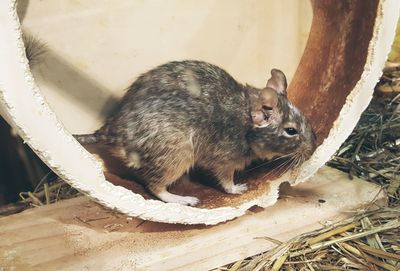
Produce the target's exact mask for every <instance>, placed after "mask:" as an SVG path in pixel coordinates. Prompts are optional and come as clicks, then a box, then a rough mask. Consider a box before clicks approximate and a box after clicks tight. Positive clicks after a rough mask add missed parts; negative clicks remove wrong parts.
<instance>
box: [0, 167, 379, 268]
mask: <svg viewBox="0 0 400 271" xmlns="http://www.w3.org/2000/svg"><path fill="white" fill-rule="evenodd" d="M284 190H285V191H284V192H283V194H282V198H281V199H280V200H279V201H278V203H277V204H276V205H274V206H272V207H270V208H267V209H265V210H262V209H261V208H253V210H252V211H249V213H248V214H247V215H245V216H243V217H240V218H238V219H235V220H233V221H230V222H226V223H223V224H220V225H216V226H209V227H206V226H185V225H171V224H162V223H154V222H148V221H142V220H140V219H135V218H129V217H126V216H125V215H122V214H119V213H117V212H115V211H112V210H109V209H106V208H104V207H102V206H100V205H99V204H96V203H94V202H92V201H90V200H89V199H88V198H87V197H79V198H75V199H70V200H66V201H63V202H60V203H57V204H53V205H49V206H44V207H40V208H36V209H31V210H27V211H25V212H23V213H21V214H17V215H13V216H9V217H4V218H1V219H0V270H1V268H4V269H5V270H9V269H10V270H28V269H29V270H207V269H211V268H215V267H218V266H221V265H224V264H227V263H229V262H232V261H235V260H238V259H241V258H244V257H247V256H250V255H254V254H257V253H260V252H262V251H266V250H268V249H271V248H272V247H274V244H272V243H271V242H269V241H267V240H265V239H258V238H257V237H263V236H268V237H272V238H275V239H278V240H280V241H285V240H288V239H289V238H291V237H293V236H296V235H298V234H301V233H304V232H307V231H310V230H314V229H317V228H320V227H321V225H322V224H323V223H325V222H327V221H336V220H339V219H342V218H345V217H348V216H350V215H351V214H352V212H353V211H355V210H357V209H359V208H362V207H363V206H366V205H368V204H369V203H370V202H371V201H372V200H374V199H375V200H376V199H377V200H378V201H377V202H378V203H380V204H385V202H386V196H385V195H384V194H383V193H380V191H381V190H380V188H379V187H378V186H376V185H373V184H371V183H368V182H365V181H362V180H360V179H354V180H349V179H347V176H346V174H345V173H342V172H340V171H337V170H334V169H332V168H328V167H324V168H322V169H321V170H320V171H319V172H318V174H317V175H316V176H315V177H313V179H312V180H311V181H309V182H306V183H303V184H300V185H298V186H296V187H293V188H286V189H284ZM320 199H323V200H325V202H324V203H321V202H319V200H320ZM13 268H14V269H13Z"/></svg>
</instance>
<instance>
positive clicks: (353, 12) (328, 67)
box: [289, 0, 379, 144]
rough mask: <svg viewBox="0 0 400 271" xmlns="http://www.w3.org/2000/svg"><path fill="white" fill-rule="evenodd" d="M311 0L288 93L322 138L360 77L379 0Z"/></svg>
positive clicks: (319, 140)
mask: <svg viewBox="0 0 400 271" xmlns="http://www.w3.org/2000/svg"><path fill="white" fill-rule="evenodd" d="M312 3H313V12H314V18H313V22H312V25H311V31H310V35H309V39H308V42H307V46H306V48H305V50H304V53H303V56H302V58H301V60H300V64H299V66H298V68H297V71H296V73H295V75H294V77H293V80H292V82H291V84H290V87H289V99H290V100H291V101H293V103H294V104H296V105H297V106H298V107H299V108H300V109H301V110H302V111H303V112H304V113H305V114H306V116H307V117H308V118H309V120H310V122H311V124H312V125H313V127H314V129H315V131H316V134H317V137H318V144H321V143H322V141H323V140H324V139H325V138H326V137H327V136H328V134H329V131H330V129H331V128H332V125H333V123H334V121H335V120H336V119H337V117H338V115H339V112H340V110H341V109H342V107H343V105H344V104H345V102H346V98H347V96H348V95H349V93H350V92H351V90H352V89H353V88H354V86H355V85H356V83H357V81H358V80H359V79H360V77H361V74H362V72H363V68H364V65H365V62H366V57H367V54H368V46H369V42H370V40H371V37H372V34H373V28H374V22H375V17H376V12H377V10H378V4H379V1H378V0H370V1H363V0H347V1H334V0H325V1H313V2H312Z"/></svg>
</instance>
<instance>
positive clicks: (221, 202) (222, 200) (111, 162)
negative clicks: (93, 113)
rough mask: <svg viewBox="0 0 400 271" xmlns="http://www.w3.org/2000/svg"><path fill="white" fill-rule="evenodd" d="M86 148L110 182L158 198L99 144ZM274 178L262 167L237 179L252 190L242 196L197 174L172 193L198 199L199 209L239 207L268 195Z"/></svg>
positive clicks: (148, 197)
mask: <svg viewBox="0 0 400 271" xmlns="http://www.w3.org/2000/svg"><path fill="white" fill-rule="evenodd" d="M85 147H86V148H87V149H88V150H89V151H90V152H91V153H93V154H95V155H97V156H99V157H100V158H101V160H103V164H104V167H105V171H106V172H105V177H106V179H107V180H108V181H109V182H111V183H113V184H114V185H119V186H122V187H125V188H127V189H129V190H131V191H133V192H135V193H138V194H140V195H142V196H143V197H144V198H146V199H156V198H155V197H154V196H152V195H151V194H150V193H148V191H146V189H145V188H144V186H143V185H142V184H140V181H139V179H138V178H137V177H136V176H135V175H134V173H133V172H131V171H130V170H129V169H127V168H126V167H124V166H123V165H122V163H121V162H120V161H119V160H117V159H116V158H113V157H112V155H111V154H110V151H109V149H107V147H105V146H100V145H90V146H85ZM274 178H275V176H274V175H273V174H267V173H266V172H265V170H263V168H262V167H260V168H257V169H256V170H251V171H249V172H247V173H246V172H245V173H244V174H242V175H241V176H238V177H237V178H236V180H237V182H246V183H247V184H248V188H249V190H248V192H246V193H244V194H242V195H230V194H226V193H224V192H222V190H221V189H220V188H219V187H218V186H217V185H216V184H215V183H214V182H212V181H210V177H208V176H206V175H205V174H202V173H197V174H196V173H195V174H193V175H192V176H191V178H190V179H191V180H188V178H183V179H182V180H179V181H178V182H177V183H176V184H174V185H173V186H172V187H171V188H170V189H169V191H170V192H172V193H175V194H179V195H182V196H194V197H197V198H199V199H200V200H201V203H200V204H199V205H197V206H196V207H199V208H218V207H225V206H239V205H241V204H242V203H243V202H247V201H250V200H252V199H254V198H257V197H260V196H261V195H263V194H265V193H267V192H268V191H269V185H268V180H269V179H274ZM192 179H193V180H192Z"/></svg>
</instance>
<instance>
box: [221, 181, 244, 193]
mask: <svg viewBox="0 0 400 271" xmlns="http://www.w3.org/2000/svg"><path fill="white" fill-rule="evenodd" d="M224 189H225V192H226V193H229V194H243V193H244V192H246V191H247V184H245V183H241V184H234V185H232V186H230V187H224Z"/></svg>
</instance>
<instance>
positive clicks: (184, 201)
mask: <svg viewBox="0 0 400 271" xmlns="http://www.w3.org/2000/svg"><path fill="white" fill-rule="evenodd" d="M156 196H157V197H158V198H159V199H160V200H162V201H165V202H169V203H178V204H181V205H189V206H196V205H197V204H199V203H200V200H199V199H198V198H196V197H190V196H179V195H175V194H172V193H170V192H168V191H163V192H161V193H159V194H157V195H156Z"/></svg>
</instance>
